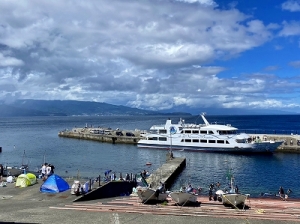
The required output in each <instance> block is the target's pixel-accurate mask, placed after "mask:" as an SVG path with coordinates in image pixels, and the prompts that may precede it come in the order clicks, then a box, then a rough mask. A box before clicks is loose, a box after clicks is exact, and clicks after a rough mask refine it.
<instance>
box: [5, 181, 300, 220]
mask: <svg viewBox="0 0 300 224" xmlns="http://www.w3.org/2000/svg"><path fill="white" fill-rule="evenodd" d="M71 182H73V181H70V183H71ZM40 185H41V181H40V183H38V184H36V185H34V186H30V187H27V188H15V187H14V184H8V186H7V187H0V223H5V222H7V223H51V224H55V223H72V224H74V223H115V224H117V223H118V224H121V223H122V224H123V223H132V224H140V223H147V224H148V223H149V224H158V223H172V224H177V223H178V224H179V223H180V224H182V223H208V224H210V223H224V224H227V223H233V224H235V223H247V224H249V223H253V224H256V223H262V224H267V223H288V224H289V223H299V222H300V218H299V217H300V201H288V202H283V201H279V200H260V199H251V201H249V203H250V205H251V208H250V209H248V210H245V211H236V210H234V209H228V208H225V207H224V206H222V205H221V204H214V203H218V202H209V201H208V199H207V197H202V198H201V197H200V198H199V201H201V206H199V207H186V208H181V207H178V206H175V205H172V204H171V205H167V206H163V205H143V204H141V203H140V202H139V200H138V198H134V197H126V198H110V199H102V200H95V201H88V202H76V203H73V200H74V199H75V198H76V196H74V195H71V194H70V191H66V192H63V193H59V194H43V193H40V192H39V188H40ZM280 217H282V218H280ZM287 217H288V218H287Z"/></svg>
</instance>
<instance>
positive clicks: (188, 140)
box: [184, 139, 192, 142]
mask: <svg viewBox="0 0 300 224" xmlns="http://www.w3.org/2000/svg"><path fill="white" fill-rule="evenodd" d="M184 141H185V142H192V140H191V139H185V140H184Z"/></svg>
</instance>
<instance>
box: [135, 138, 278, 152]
mask: <svg viewBox="0 0 300 224" xmlns="http://www.w3.org/2000/svg"><path fill="white" fill-rule="evenodd" d="M282 143H283V142H281V141H280V142H261V143H249V144H245V145H244V146H240V147H238V146H236V147H222V148H219V147H206V146H199V145H198V146H196V145H192V144H190V145H187V144H186V145H172V150H186V151H199V152H230V153H273V152H275V150H276V149H277V148H278V147H279V146H280V145H281V144H282ZM137 146H138V147H139V148H156V149H170V145H169V144H160V143H158V144H151V143H149V142H147V140H140V141H139V142H138V145H137Z"/></svg>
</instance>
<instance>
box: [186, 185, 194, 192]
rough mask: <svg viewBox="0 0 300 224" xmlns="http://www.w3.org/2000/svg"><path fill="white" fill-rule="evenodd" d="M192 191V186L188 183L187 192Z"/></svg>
mask: <svg viewBox="0 0 300 224" xmlns="http://www.w3.org/2000/svg"><path fill="white" fill-rule="evenodd" d="M192 191H193V187H192V185H191V184H189V186H188V188H187V189H186V192H187V193H191V192H192Z"/></svg>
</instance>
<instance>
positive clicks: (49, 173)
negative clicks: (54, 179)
mask: <svg viewBox="0 0 300 224" xmlns="http://www.w3.org/2000/svg"><path fill="white" fill-rule="evenodd" d="M50 175H51V166H50V164H48V165H47V167H46V176H47V178H48V177H49V176H50Z"/></svg>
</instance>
